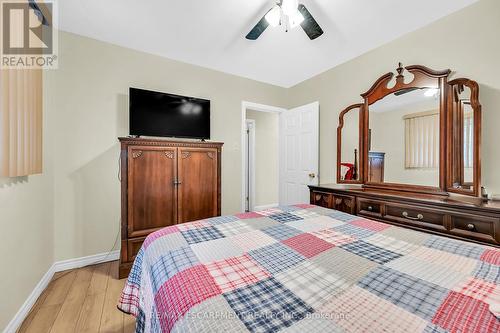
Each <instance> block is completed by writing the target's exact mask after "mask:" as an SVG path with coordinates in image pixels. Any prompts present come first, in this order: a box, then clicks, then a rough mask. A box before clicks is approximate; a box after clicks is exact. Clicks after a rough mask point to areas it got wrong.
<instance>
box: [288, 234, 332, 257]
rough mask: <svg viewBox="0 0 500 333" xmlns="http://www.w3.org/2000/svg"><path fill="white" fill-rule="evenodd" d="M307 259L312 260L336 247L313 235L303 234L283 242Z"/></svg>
mask: <svg viewBox="0 0 500 333" xmlns="http://www.w3.org/2000/svg"><path fill="white" fill-rule="evenodd" d="M281 242H282V243H283V244H285V245H286V246H288V247H290V248H292V249H294V250H295V251H297V252H298V253H300V254H302V255H303V256H304V257H306V258H312V257H314V256H315V255H317V254H320V253H321V252H324V251H326V250H328V249H331V248H332V247H333V246H334V245H333V244H331V243H328V242H326V241H324V240H322V239H320V238H318V237H316V236H313V235H311V234H301V235H298V236H294V237H292V238H288V239H285V240H283V241H281Z"/></svg>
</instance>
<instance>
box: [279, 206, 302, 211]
mask: <svg viewBox="0 0 500 333" xmlns="http://www.w3.org/2000/svg"><path fill="white" fill-rule="evenodd" d="M276 208H278V209H279V210H281V211H282V212H293V211H296V210H302V209H303V208H300V207H297V206H278V207H276Z"/></svg>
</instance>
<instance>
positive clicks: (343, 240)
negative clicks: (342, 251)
mask: <svg viewBox="0 0 500 333" xmlns="http://www.w3.org/2000/svg"><path fill="white" fill-rule="evenodd" d="M311 234H313V235H314V236H316V237H318V238H320V239H322V240H324V241H327V242H328V243H332V244H333V245H335V246H340V245H344V244H349V243H353V242H355V241H357V239H356V238H354V237H351V236H349V235H345V234H343V233H340V232H337V231H335V230H333V229H324V230H319V231H312V232H311Z"/></svg>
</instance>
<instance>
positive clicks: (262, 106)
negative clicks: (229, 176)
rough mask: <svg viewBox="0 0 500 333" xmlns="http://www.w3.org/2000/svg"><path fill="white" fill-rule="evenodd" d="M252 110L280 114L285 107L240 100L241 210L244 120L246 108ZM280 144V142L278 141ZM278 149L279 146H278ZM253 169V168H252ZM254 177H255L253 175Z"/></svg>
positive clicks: (243, 206)
mask: <svg viewBox="0 0 500 333" xmlns="http://www.w3.org/2000/svg"><path fill="white" fill-rule="evenodd" d="M248 109H250V110H253V111H260V112H271V113H276V114H278V115H279V114H280V113H282V112H284V111H286V110H287V109H285V108H281V107H277V106H271V105H265V104H259V103H253V102H248V101H242V102H241V129H240V130H241V211H242V212H244V211H245V207H246V190H245V188H246V170H245V160H246V156H245V152H246V149H245V141H246V133H245V132H246V120H247V110H248ZM280 144H281V143H280ZM278 150H279V148H278ZM279 163H280V162H279V159H278V170H280V169H279V167H280V166H279ZM254 169H255V168H254ZM254 179H255V177H254ZM278 186H281V184H278Z"/></svg>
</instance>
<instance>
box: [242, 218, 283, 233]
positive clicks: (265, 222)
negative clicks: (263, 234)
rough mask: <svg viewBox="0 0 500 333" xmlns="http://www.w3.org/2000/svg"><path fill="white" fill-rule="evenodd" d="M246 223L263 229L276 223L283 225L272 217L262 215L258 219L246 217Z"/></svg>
mask: <svg viewBox="0 0 500 333" xmlns="http://www.w3.org/2000/svg"><path fill="white" fill-rule="evenodd" d="M245 223H246V224H247V225H248V226H249V227H251V228H252V229H255V230H262V229H265V228H269V227H272V226H275V225H281V223H279V222H277V221H275V220H273V219H270V218H269V217H267V216H262V217H260V218H257V219H246V220H245Z"/></svg>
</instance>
